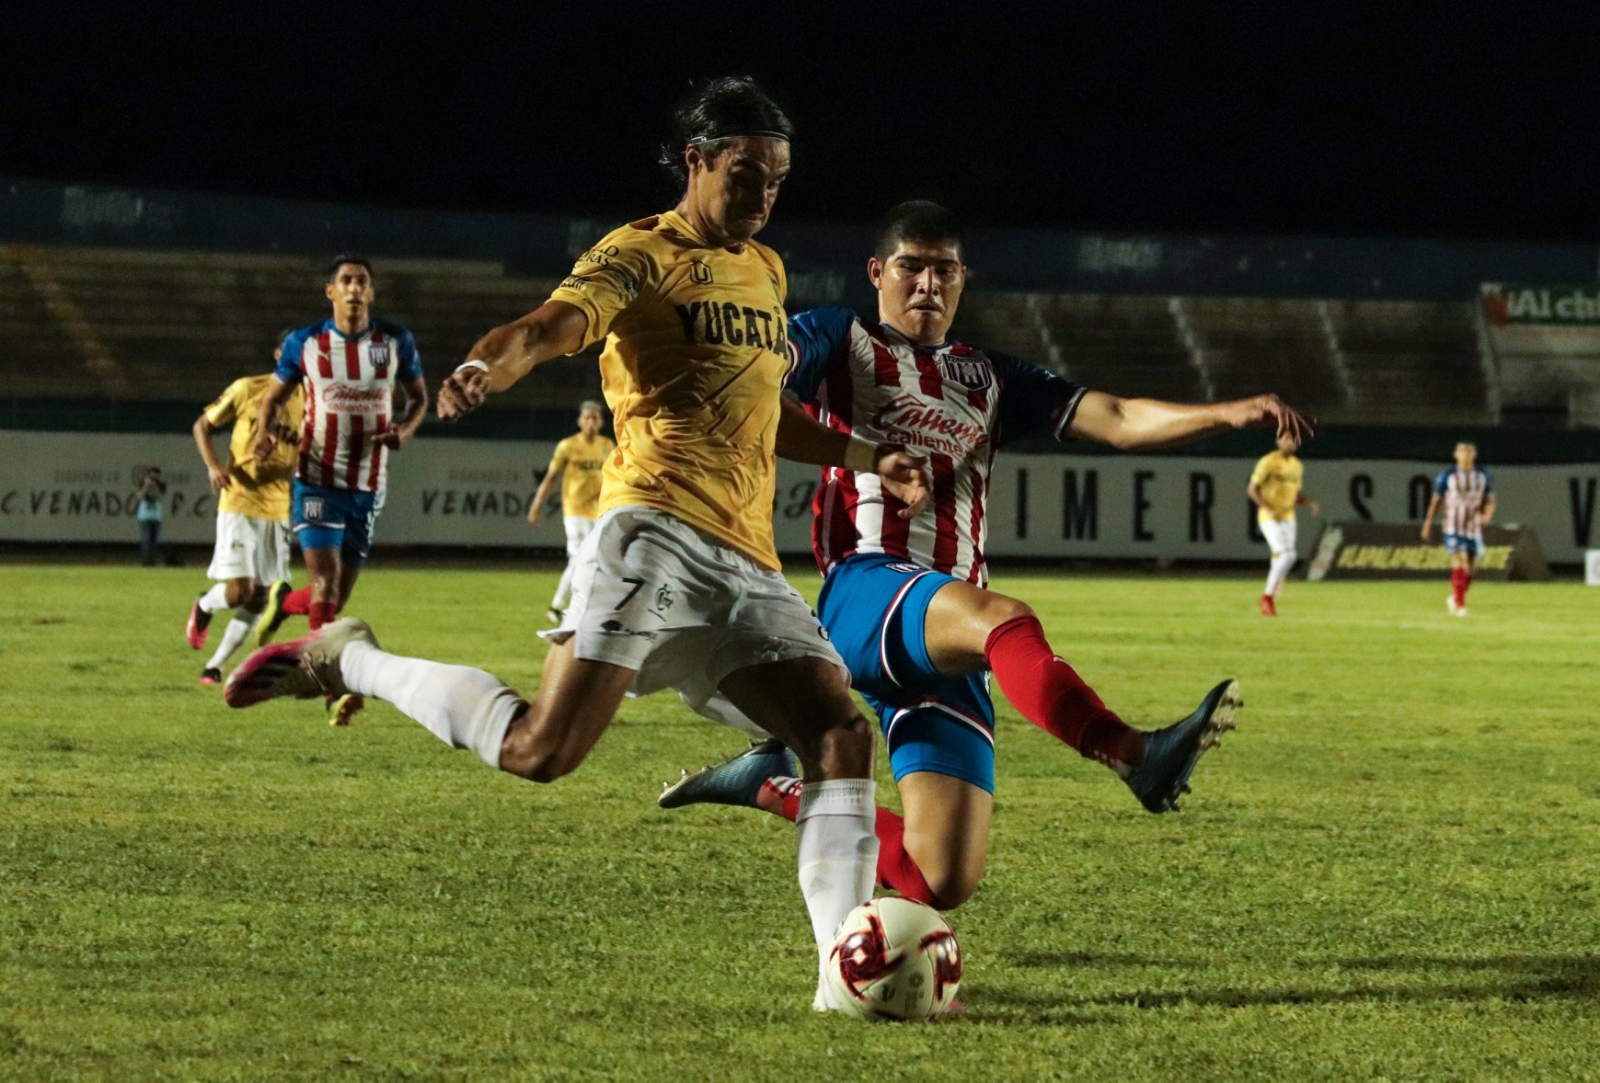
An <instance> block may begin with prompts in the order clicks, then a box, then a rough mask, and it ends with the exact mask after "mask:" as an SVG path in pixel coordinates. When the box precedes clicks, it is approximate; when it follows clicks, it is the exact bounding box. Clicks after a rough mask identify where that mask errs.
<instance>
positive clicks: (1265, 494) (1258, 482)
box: [1250, 451, 1305, 523]
mask: <svg viewBox="0 0 1600 1083" xmlns="http://www.w3.org/2000/svg"><path fill="white" fill-rule="evenodd" d="M1304 475H1305V467H1304V466H1302V465H1301V464H1300V460H1299V459H1297V458H1295V457H1294V456H1293V455H1285V454H1284V453H1283V452H1281V451H1271V452H1268V453H1267V454H1265V455H1263V456H1261V461H1260V462H1258V463H1256V468H1255V470H1254V472H1252V473H1251V475H1250V484H1252V485H1255V486H1257V487H1259V488H1260V490H1261V508H1260V510H1259V511H1257V512H1256V518H1257V520H1259V521H1260V522H1263V523H1266V522H1270V521H1272V520H1274V519H1276V520H1278V521H1279V522H1283V521H1286V520H1289V519H1293V518H1294V508H1295V504H1296V502H1297V501H1298V500H1299V499H1300V481H1301V478H1302V477H1304Z"/></svg>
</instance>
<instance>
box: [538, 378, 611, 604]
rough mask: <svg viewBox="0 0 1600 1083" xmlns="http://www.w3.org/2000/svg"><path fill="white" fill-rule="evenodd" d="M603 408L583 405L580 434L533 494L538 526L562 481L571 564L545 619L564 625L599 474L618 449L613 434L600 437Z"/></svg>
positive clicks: (594, 514) (596, 502) (553, 460)
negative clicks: (549, 501) (550, 498)
mask: <svg viewBox="0 0 1600 1083" xmlns="http://www.w3.org/2000/svg"><path fill="white" fill-rule="evenodd" d="M600 424H601V418H600V404H599V403H598V402H594V401H592V400H591V401H589V402H584V403H580V404H579V406H578V435H576V436H569V437H567V438H566V439H565V440H563V441H561V443H559V444H557V445H556V450H555V454H554V455H552V456H550V466H549V469H547V470H546V471H545V472H544V479H543V480H542V481H540V482H539V491H538V492H537V493H535V494H534V496H533V506H532V507H530V508H529V509H528V525H529V526H538V525H539V516H540V514H541V513H542V512H543V511H544V502H545V501H546V500H547V499H548V498H549V496H550V490H551V488H552V487H553V486H554V485H555V483H556V479H557V478H560V479H561V524H562V526H564V527H565V528H566V531H567V566H566V568H565V569H564V570H563V571H562V572H561V582H560V584H558V585H557V586H556V596H555V597H554V598H552V599H551V600H550V608H549V609H548V610H546V611H545V619H546V620H549V621H554V622H559V621H560V620H561V613H562V611H563V610H565V609H566V608H567V602H568V600H569V599H570V598H571V596H572V570H573V568H574V567H575V566H576V565H575V563H574V562H575V561H576V560H577V557H578V550H579V549H580V548H582V547H583V541H584V539H585V538H587V537H588V536H589V533H590V531H592V530H594V524H595V520H597V519H599V518H600V472H601V471H602V470H603V469H605V465H606V459H608V458H609V457H610V456H611V453H612V452H613V451H615V450H616V449H617V445H616V443H615V442H614V441H612V439H611V438H610V437H608V436H601V435H600Z"/></svg>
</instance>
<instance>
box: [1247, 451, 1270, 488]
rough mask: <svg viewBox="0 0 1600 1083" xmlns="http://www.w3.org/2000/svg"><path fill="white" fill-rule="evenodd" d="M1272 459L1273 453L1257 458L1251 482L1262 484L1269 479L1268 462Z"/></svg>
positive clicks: (1251, 473) (1252, 483)
mask: <svg viewBox="0 0 1600 1083" xmlns="http://www.w3.org/2000/svg"><path fill="white" fill-rule="evenodd" d="M1271 461H1272V456H1271V455H1263V456H1261V458H1259V459H1257V460H1256V468H1255V469H1254V470H1252V471H1250V484H1251V485H1260V484H1261V483H1262V482H1264V481H1266V480H1267V474H1268V470H1267V464H1268V463H1269V462H1271Z"/></svg>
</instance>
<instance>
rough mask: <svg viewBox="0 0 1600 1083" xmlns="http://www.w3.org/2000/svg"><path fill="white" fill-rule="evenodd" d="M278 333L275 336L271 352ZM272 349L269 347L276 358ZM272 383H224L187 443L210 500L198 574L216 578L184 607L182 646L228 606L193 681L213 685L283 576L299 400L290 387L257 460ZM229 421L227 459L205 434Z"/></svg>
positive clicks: (197, 641)
mask: <svg viewBox="0 0 1600 1083" xmlns="http://www.w3.org/2000/svg"><path fill="white" fill-rule="evenodd" d="M287 337H288V333H287V332H285V333H284V334H283V335H280V336H279V338H278V347H279V350H280V351H281V350H282V347H283V340H284V339H285V338H287ZM276 353H277V351H275V352H274V356H275V357H276ZM271 383H272V373H270V372H267V373H262V374H261V375H260V376H246V377H244V378H243V379H239V380H235V381H234V382H233V383H231V384H229V385H228V387H227V390H225V391H224V392H223V393H222V395H221V397H219V398H218V399H217V401H216V402H213V403H212V404H211V405H210V406H207V407H206V408H205V412H204V413H202V414H201V415H200V417H199V419H198V420H197V421H195V423H194V429H193V433H194V443H195V447H197V448H199V449H200V458H201V460H202V461H203V462H204V463H205V464H206V473H207V474H208V475H209V476H210V479H211V488H212V490H213V491H215V492H216V493H218V494H219V495H218V498H217V544H216V549H215V551H214V552H213V553H212V556H211V567H210V568H209V569H208V570H207V571H206V577H207V578H209V579H215V580H217V584H216V585H215V586H213V587H212V588H211V589H210V590H208V591H206V592H205V593H204V594H202V595H200V598H199V600H197V601H196V602H195V603H194V606H193V607H192V608H191V609H190V610H189V623H188V627H187V628H186V629H185V634H186V635H187V636H188V640H189V646H191V647H193V648H194V649H195V650H199V649H200V648H201V647H204V646H205V643H206V633H207V630H208V629H209V628H210V626H211V617H212V614H214V613H218V612H221V611H222V610H224V609H231V610H233V611H234V614H233V619H232V620H230V621H229V622H228V627H227V628H226V629H224V630H223V633H222V642H220V643H218V644H217V649H216V652H215V653H213V654H212V656H211V660H210V661H208V662H207V663H206V665H205V668H204V669H203V670H201V672H200V683H201V684H218V683H220V682H221V680H222V666H223V664H224V663H225V662H227V660H228V658H229V656H231V655H232V654H233V652H234V651H236V650H238V649H239V646H240V645H241V644H242V643H244V640H245V637H246V636H247V635H249V634H250V630H251V629H252V628H254V627H255V623H256V620H257V618H258V617H260V616H261V610H262V609H263V608H264V607H265V605H266V603H267V584H268V583H273V582H276V581H278V580H280V579H288V578H289V479H290V477H292V476H293V474H294V464H295V459H296V458H297V456H298V451H297V448H298V446H299V443H300V435H299V434H300V412H301V408H302V403H303V401H304V400H303V398H302V396H301V394H300V392H299V390H298V389H297V390H296V391H295V393H294V395H293V397H292V398H290V400H289V402H288V404H287V405H286V406H285V408H284V409H283V410H282V411H280V412H279V414H278V417H277V420H276V424H277V425H278V426H279V432H278V434H277V435H278V442H277V444H276V445H275V446H274V448H273V450H272V453H271V454H270V455H269V456H268V457H267V458H266V459H265V460H260V459H257V458H256V455H255V449H256V438H257V437H258V436H259V435H260V427H261V402H262V398H263V396H265V395H266V393H267V388H268V387H269V386H270V385H271ZM228 425H232V426H233V436H232V437H231V438H230V439H229V441H228V462H227V463H226V464H224V463H223V462H222V461H221V460H219V459H218V458H217V452H216V449H215V448H214V447H213V446H212V443H211V437H212V434H213V433H215V432H216V431H217V430H218V429H221V428H224V427H226V426H228Z"/></svg>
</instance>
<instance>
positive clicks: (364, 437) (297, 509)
mask: <svg viewBox="0 0 1600 1083" xmlns="http://www.w3.org/2000/svg"><path fill="white" fill-rule="evenodd" d="M323 292H324V293H325V295H326V296H327V298H328V300H329V302H330V303H331V304H332V305H333V316H332V317H331V318H330V319H326V320H323V321H322V322H321V323H314V324H312V325H311V326H309V327H302V328H300V329H299V330H297V331H294V332H292V333H291V334H290V335H289V338H288V340H287V341H286V342H285V343H284V344H283V351H282V353H281V354H280V356H279V358H278V367H277V370H276V372H275V373H274V375H273V380H272V383H271V386H270V387H269V389H268V391H267V396H266V399H265V400H264V402H263V405H262V411H261V413H262V421H261V433H260V435H259V437H258V439H257V444H256V455H257V458H260V459H265V458H268V457H269V456H271V454H272V450H273V447H274V445H275V444H276V443H277V437H276V436H275V435H274V429H273V426H274V424H275V423H276V420H277V417H278V413H279V411H281V410H282V409H283V407H284V404H285V403H287V402H288V401H289V398H290V396H292V395H293V394H294V393H295V391H296V389H297V388H300V387H302V386H303V387H304V388H305V410H304V419H303V421H302V422H301V426H300V460H299V465H298V466H297V467H296V469H295V478H294V485H293V491H292V495H291V507H292V511H293V524H294V533H295V537H296V539H297V540H298V541H299V543H300V551H301V553H302V554H303V555H304V557H305V562H306V573H307V576H308V577H309V578H310V580H311V582H310V584H309V585H308V586H306V587H302V588H301V589H300V590H298V591H292V592H291V591H290V590H289V589H288V587H289V584H288V583H287V582H283V581H280V582H277V583H274V584H273V585H272V588H271V589H270V591H269V592H268V599H267V611H266V612H265V613H263V614H262V619H261V620H260V621H259V622H258V625H257V627H258V632H257V642H265V641H266V640H268V639H270V638H271V637H272V635H273V633H275V632H276V631H277V630H278V627H279V626H280V625H281V624H282V623H283V619H284V617H285V616H286V615H288V614H291V613H304V614H305V615H306V616H307V617H308V618H309V619H310V622H311V627H312V629H313V630H314V629H317V628H320V627H322V626H323V625H324V624H326V623H328V622H329V621H331V620H333V619H334V617H335V616H337V615H338V613H339V610H341V609H342V608H344V606H345V605H346V603H348V602H349V600H350V594H351V592H352V591H353V590H354V589H355V585H356V579H357V577H358V576H360V574H361V568H362V566H363V565H365V564H366V562H367V557H368V555H369V554H370V552H371V549H372V529H373V526H374V524H375V523H376V522H377V519H378V513H379V511H381V510H382V508H383V492H384V485H385V483H386V481H387V479H388V469H389V453H390V452H391V451H398V450H399V449H400V448H403V447H405V445H406V444H407V443H409V442H410V440H411V437H412V436H413V435H415V433H416V431H417V426H419V425H421V424H422V417H423V414H424V412H425V411H426V410H427V408H428V387H427V384H426V383H425V382H424V381H423V378H422V359H421V358H420V357H419V356H418V355H417V344H416V340H415V339H413V338H412V337H411V332H410V331H407V330H406V329H405V328H404V327H401V326H399V325H398V324H394V323H390V322H388V321H387V320H379V319H375V318H373V316H372V313H371V308H372V302H373V301H374V300H375V299H376V296H377V294H376V291H375V290H374V288H373V275H372V264H371V263H370V262H368V261H367V260H366V259H365V258H364V257H362V256H354V255H341V256H337V257H335V258H334V260H333V261H332V263H331V264H330V265H329V268H328V281H327V285H326V287H325V288H324V291H323ZM396 388H399V390H401V391H402V392H404V394H405V407H404V409H403V411H402V412H401V413H400V414H399V416H394V403H395V390H396ZM329 706H330V708H331V715H330V721H331V722H332V723H334V724H336V725H343V724H345V723H346V722H347V721H348V720H349V716H350V714H352V713H353V712H354V711H356V710H359V709H360V706H361V700H360V699H359V697H354V696H346V697H338V698H336V699H334V700H332V701H330V704H329Z"/></svg>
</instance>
